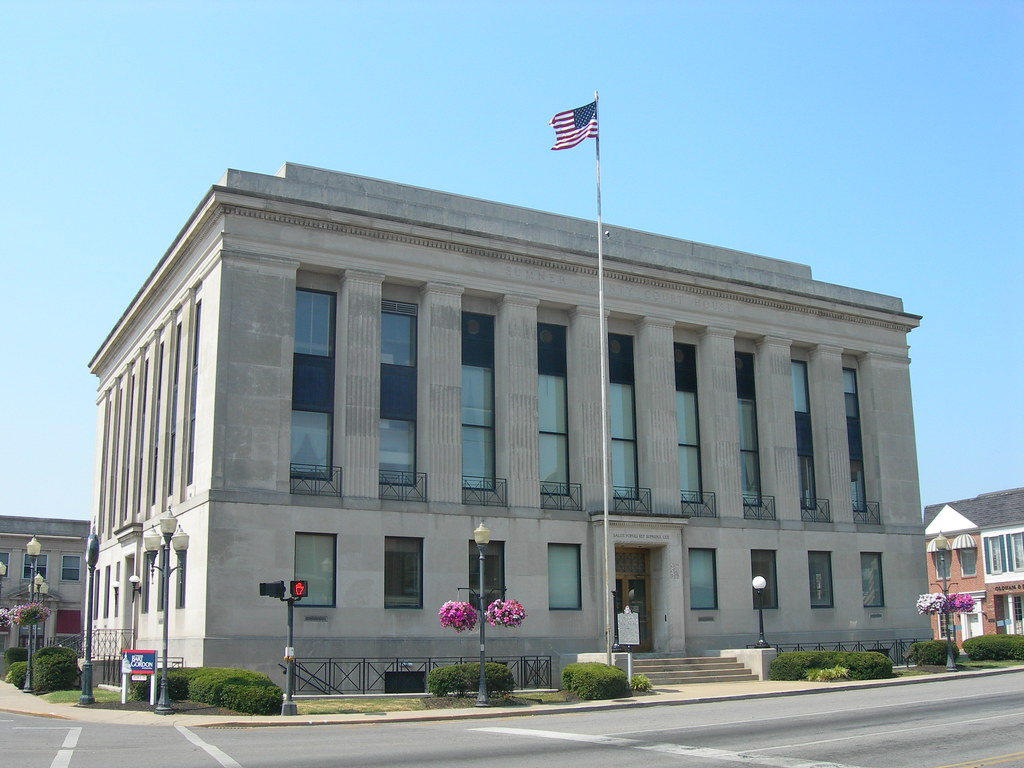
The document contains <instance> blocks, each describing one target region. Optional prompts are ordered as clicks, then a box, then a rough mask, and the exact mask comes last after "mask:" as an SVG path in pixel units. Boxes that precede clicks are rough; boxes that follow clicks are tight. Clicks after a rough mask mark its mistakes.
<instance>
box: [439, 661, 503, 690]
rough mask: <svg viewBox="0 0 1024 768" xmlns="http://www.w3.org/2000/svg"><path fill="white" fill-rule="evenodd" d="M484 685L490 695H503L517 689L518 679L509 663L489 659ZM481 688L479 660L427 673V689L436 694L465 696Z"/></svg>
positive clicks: (485, 669) (485, 666) (485, 670)
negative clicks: (499, 662)
mask: <svg viewBox="0 0 1024 768" xmlns="http://www.w3.org/2000/svg"><path fill="white" fill-rule="evenodd" d="M484 685H486V686H487V695H488V696H503V695H505V694H508V693H512V691H514V690H515V687H516V681H515V678H514V677H512V670H511V669H509V668H508V666H507V665H505V664H498V663H497V662H493V661H489V662H487V663H486V664H485V665H484ZM479 688H480V663H479V662H472V661H471V662H468V663H466V664H456V665H454V666H450V667H436V668H435V669H432V670H430V672H429V673H428V674H427V690H428V691H430V692H431V693H432V694H433V695H434V696H448V695H449V694H455V695H456V696H465V695H466V694H467V693H469V692H470V691H477V690H479Z"/></svg>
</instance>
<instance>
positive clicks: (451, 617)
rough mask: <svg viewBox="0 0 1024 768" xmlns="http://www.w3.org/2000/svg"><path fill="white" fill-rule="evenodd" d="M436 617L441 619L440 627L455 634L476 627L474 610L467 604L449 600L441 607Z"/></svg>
mask: <svg viewBox="0 0 1024 768" xmlns="http://www.w3.org/2000/svg"><path fill="white" fill-rule="evenodd" d="M437 615H438V616H440V617H441V626H442V627H447V628H449V629H454V630H455V631H456V632H465V631H467V630H470V629H473V627H475V626H476V609H475V608H474V607H473V606H472V605H470V604H469V603H460V602H457V601H455V600H449V601H448V602H447V603H445V604H444V605H442V606H441V610H440V611H438V612H437Z"/></svg>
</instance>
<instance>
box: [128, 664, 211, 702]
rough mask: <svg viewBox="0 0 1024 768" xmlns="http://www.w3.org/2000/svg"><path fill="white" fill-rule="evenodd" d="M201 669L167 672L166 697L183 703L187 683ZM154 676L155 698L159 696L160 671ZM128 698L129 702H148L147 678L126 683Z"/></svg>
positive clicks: (179, 668)
mask: <svg viewBox="0 0 1024 768" xmlns="http://www.w3.org/2000/svg"><path fill="white" fill-rule="evenodd" d="M202 669H203V668H202V667H187V668H181V667H175V668H174V669H168V670H167V696H168V698H169V699H170V700H171V701H184V700H185V699H187V698H188V683H189V681H190V680H191V679H192V676H193V675H195V674H196V673H198V672H201V671H202ZM154 674H155V676H156V677H155V678H154V679H155V680H156V686H157V696H159V695H160V675H161V670H160V669H157V671H156V672H155V673H154ZM128 698H129V699H130V700H131V701H149V677H148V676H147V678H146V679H145V680H132V681H130V682H129V683H128Z"/></svg>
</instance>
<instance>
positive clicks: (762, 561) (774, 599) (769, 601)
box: [750, 549, 779, 608]
mask: <svg viewBox="0 0 1024 768" xmlns="http://www.w3.org/2000/svg"><path fill="white" fill-rule="evenodd" d="M755 576H761V577H762V578H764V580H765V581H766V582H767V584H766V586H765V588H764V591H763V592H762V594H761V599H762V601H763V602H762V607H764V608H778V607H779V586H778V581H777V579H776V576H775V550H774V549H752V550H750V578H751V579H753V578H754V577H755ZM753 605H754V607H755V608H756V607H757V595H756V594H755V595H753Z"/></svg>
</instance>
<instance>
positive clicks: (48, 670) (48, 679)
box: [32, 645, 78, 693]
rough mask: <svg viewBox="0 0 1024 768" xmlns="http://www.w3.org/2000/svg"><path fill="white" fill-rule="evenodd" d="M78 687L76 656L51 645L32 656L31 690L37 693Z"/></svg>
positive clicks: (71, 652) (67, 650) (67, 649)
mask: <svg viewBox="0 0 1024 768" xmlns="http://www.w3.org/2000/svg"><path fill="white" fill-rule="evenodd" d="M77 687H78V654H77V653H75V652H74V651H73V650H71V649H70V648H62V647H61V646H59V645H51V646H47V647H46V648H40V649H39V650H38V651H36V652H35V653H34V654H32V689H33V690H34V691H37V692H39V693H44V692H48V691H68V690H73V689H74V688H77Z"/></svg>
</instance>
